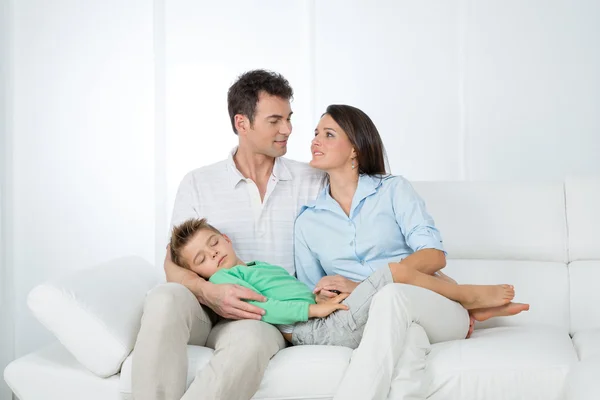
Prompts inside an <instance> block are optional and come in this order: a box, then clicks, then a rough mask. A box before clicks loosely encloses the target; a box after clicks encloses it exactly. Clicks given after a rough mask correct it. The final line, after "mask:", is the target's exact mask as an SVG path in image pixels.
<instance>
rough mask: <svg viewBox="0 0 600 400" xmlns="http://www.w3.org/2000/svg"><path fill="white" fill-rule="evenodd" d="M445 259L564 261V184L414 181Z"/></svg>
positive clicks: (565, 239) (565, 254) (565, 244)
mask: <svg viewBox="0 0 600 400" xmlns="http://www.w3.org/2000/svg"><path fill="white" fill-rule="evenodd" d="M414 187H415V189H416V190H417V192H418V193H419V194H420V195H421V196H422V197H423V199H424V200H425V202H426V204H427V209H428V211H429V213H430V214H431V215H432V216H433V217H434V219H435V222H436V226H437V227H438V228H439V230H440V231H441V232H442V238H443V240H444V247H445V249H446V251H447V252H448V258H471V259H473V258H476V259H497V260H506V259H509V260H510V259H513V260H536V261H556V262H567V233H566V232H567V228H566V221H565V199H564V190H563V185H562V184H560V183H557V184H529V183H485V182H417V183H414Z"/></svg>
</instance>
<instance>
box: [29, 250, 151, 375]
mask: <svg viewBox="0 0 600 400" xmlns="http://www.w3.org/2000/svg"><path fill="white" fill-rule="evenodd" d="M159 282H160V275H159V273H158V271H157V270H156V269H155V268H154V267H153V266H152V265H151V264H149V263H148V262H147V261H145V260H143V259H142V258H139V257H126V258H121V259H116V260H112V261H110V262H108V263H106V264H102V265H98V266H96V267H93V268H89V269H84V270H79V271H77V272H75V273H71V274H69V275H68V276H66V277H64V278H59V279H56V280H53V281H50V282H46V283H44V284H42V285H39V286H37V287H35V288H34V289H33V290H32V291H31V292H30V293H29V296H28V299H27V304H28V306H29V308H30V309H31V311H32V312H33V315H34V316H35V317H36V318H37V319H38V320H39V321H40V322H41V323H42V324H43V325H44V326H45V327H46V328H47V329H48V330H49V331H50V332H52V333H53V334H54V335H55V336H56V338H57V339H58V340H59V341H60V342H61V343H62V344H63V346H64V347H65V348H66V349H67V350H69V351H70V352H71V354H73V356H74V357H75V358H76V359H77V360H78V361H79V362H80V363H81V364H82V365H83V366H85V367H86V368H88V369H89V370H90V371H92V372H93V373H95V374H96V375H98V376H101V377H109V376H112V375H114V374H116V373H117V372H119V370H120V368H121V364H122V362H123V361H124V360H125V358H127V356H128V355H129V353H130V352H131V350H132V349H133V345H134V344H135V340H136V338H137V333H138V331H139V326H140V320H141V316H142V310H143V305H144V299H145V295H146V292H147V291H148V290H150V289H151V288H153V287H154V286H156V285H157V284H158V283H159Z"/></svg>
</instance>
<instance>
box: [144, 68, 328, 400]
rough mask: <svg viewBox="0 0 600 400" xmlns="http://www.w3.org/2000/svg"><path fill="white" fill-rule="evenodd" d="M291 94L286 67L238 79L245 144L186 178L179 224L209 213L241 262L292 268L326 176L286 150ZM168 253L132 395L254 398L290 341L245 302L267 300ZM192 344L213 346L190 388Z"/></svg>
mask: <svg viewBox="0 0 600 400" xmlns="http://www.w3.org/2000/svg"><path fill="white" fill-rule="evenodd" d="M292 96H293V90H292V88H291V87H290V85H289V83H288V81H287V80H286V79H285V78H283V76H281V75H280V74H277V73H273V72H268V71H264V70H254V71H249V72H246V73H244V74H243V75H241V76H240V77H239V78H238V80H237V81H236V82H235V83H234V84H233V85H232V86H231V87H230V88H229V92H228V96H227V102H228V109H229V116H230V119H231V125H232V128H233V131H234V133H235V134H236V135H238V141H239V144H238V146H237V148H235V149H234V150H233V151H232V152H231V154H230V155H229V158H228V159H227V160H224V161H221V162H218V163H216V164H213V165H209V166H206V167H202V168H199V169H197V170H194V171H192V172H190V173H188V174H187V175H186V176H185V177H184V178H183V180H182V182H181V184H180V186H179V190H178V192H177V197H176V199H175V206H174V210H173V217H172V220H171V225H172V226H175V225H178V224H180V223H181V222H183V221H184V220H186V219H189V218H193V217H195V218H208V219H209V220H210V221H211V222H214V224H215V225H216V226H219V227H220V229H222V231H223V233H225V234H227V235H228V236H229V237H231V239H232V240H233V242H234V243H236V252H237V253H238V254H239V256H240V257H241V258H242V259H245V260H256V259H258V260H264V259H268V260H270V261H271V262H273V263H274V264H276V265H280V266H282V267H284V268H285V269H286V270H287V271H288V272H290V273H291V274H293V273H294V255H293V231H294V229H293V226H294V220H295V218H296V215H297V214H298V211H299V210H300V207H301V206H302V205H304V204H306V203H307V202H309V201H310V200H312V199H314V198H315V197H316V195H317V193H318V190H319V189H320V186H321V182H322V180H323V175H322V173H320V172H318V171H316V170H313V169H312V168H310V167H309V166H308V165H307V164H304V163H300V162H296V161H292V160H288V159H285V158H282V157H281V156H283V155H284V154H285V153H286V151H287V140H288V137H289V136H290V134H291V132H292V125H291V116H292V110H291V106H290V100H291V99H292ZM207 142H208V141H207ZM307 146H308V144H307ZM307 148H308V147H307ZM169 253H170V252H169V251H167V256H166V258H165V265H164V267H165V273H166V275H167V281H168V282H169V283H167V284H164V285H160V286H158V287H157V288H155V289H153V290H152V291H151V292H150V293H149V294H148V296H147V298H146V302H145V305H144V314H143V317H142V325H141V328H140V332H139V335H138V338H137V342H136V346H135V353H134V358H133V372H132V374H133V376H132V381H133V382H132V384H133V397H134V399H135V400H159V399H160V400H179V399H184V400H192V399H193V400H201V399H210V400H216V399H223V400H230V399H250V398H251V397H252V396H253V395H254V393H255V392H256V390H257V389H258V387H259V385H260V382H261V380H262V377H263V374H264V371H265V369H266V367H267V365H268V363H269V360H270V359H271V358H272V357H273V356H274V355H275V354H276V353H277V351H279V350H280V349H282V348H283V347H284V346H285V345H284V340H283V337H282V336H281V334H280V333H279V331H278V330H277V329H276V328H275V327H274V326H272V325H269V324H267V323H264V322H262V321H260V319H261V316H262V314H263V313H264V311H263V310H262V309H261V308H259V307H256V306H253V305H251V304H248V303H247V302H245V301H244V300H256V301H264V300H265V299H264V297H263V296H261V295H259V294H257V293H255V292H253V291H251V290H250V289H246V288H243V287H241V286H237V285H225V284H223V285H215V284H212V283H210V282H207V281H206V280H204V279H202V278H200V277H199V276H198V275H197V274H195V273H193V272H192V271H190V270H187V269H184V268H181V267H179V266H177V265H176V264H174V263H173V262H172V261H171V260H170V255H169ZM211 310H212V311H211ZM215 313H216V314H215ZM187 344H193V345H199V346H207V347H211V348H214V349H215V352H214V355H213V357H212V358H211V360H210V362H209V364H208V365H207V366H206V367H204V368H203V369H202V370H201V371H199V372H198V374H197V376H196V379H195V380H194V382H193V383H192V385H191V386H190V388H189V389H188V390H187V392H186V375H187V366H188V361H187V349H186V345H187Z"/></svg>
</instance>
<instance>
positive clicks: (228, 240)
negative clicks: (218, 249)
mask: <svg viewBox="0 0 600 400" xmlns="http://www.w3.org/2000/svg"><path fill="white" fill-rule="evenodd" d="M221 235H222V236H223V237H224V238H225V240H227V242H228V243H231V239H229V236H227V235H226V234H224V233H223V234H221Z"/></svg>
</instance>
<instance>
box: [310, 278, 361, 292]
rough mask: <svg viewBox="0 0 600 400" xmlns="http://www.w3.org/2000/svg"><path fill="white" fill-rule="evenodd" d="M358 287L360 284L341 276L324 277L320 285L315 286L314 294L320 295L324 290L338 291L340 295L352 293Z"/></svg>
mask: <svg viewBox="0 0 600 400" xmlns="http://www.w3.org/2000/svg"><path fill="white" fill-rule="evenodd" d="M358 285H359V282H354V281H351V280H350V279H347V278H344V277H343V276H341V275H334V276H324V277H323V278H321V280H320V281H319V283H317V286H315V290H313V293H315V294H317V295H319V293H320V292H321V291H322V290H328V291H333V290H336V291H338V292H340V293H352V291H353V290H354V289H356V287H357V286H358Z"/></svg>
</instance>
